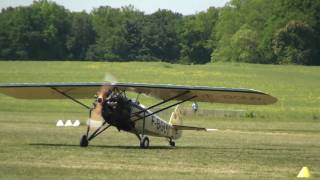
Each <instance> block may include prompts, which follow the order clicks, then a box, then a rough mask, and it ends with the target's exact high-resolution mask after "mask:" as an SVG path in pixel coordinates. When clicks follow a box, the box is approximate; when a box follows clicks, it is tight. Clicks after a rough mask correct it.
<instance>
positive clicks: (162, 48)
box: [0, 0, 320, 65]
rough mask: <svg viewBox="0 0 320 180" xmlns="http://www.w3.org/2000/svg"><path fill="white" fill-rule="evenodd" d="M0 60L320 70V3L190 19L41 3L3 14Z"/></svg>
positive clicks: (259, 0)
mask: <svg viewBox="0 0 320 180" xmlns="http://www.w3.org/2000/svg"><path fill="white" fill-rule="evenodd" d="M0 59H1V60H97V61H132V60H134V61H165V62H170V63H184V64H191V63H195V64H203V63H208V62H218V61H232V62H248V63H265V64H304V65H320V0H303V1H301V0H231V1H230V2H228V3H227V4H226V5H225V6H224V7H222V8H215V7H209V8H208V9H207V10H206V11H204V12H199V13H197V14H194V15H188V16H183V15H182V14H179V13H175V12H172V11H170V10H165V9H163V10H161V9H159V10H158V11H156V12H154V13H153V14H145V13H144V12H142V11H139V10H138V9H136V8H134V7H133V6H131V5H130V6H126V7H122V8H112V7H109V6H101V7H99V8H96V9H94V10H92V11H91V12H90V13H86V12H70V11H69V10H67V9H66V8H64V7H63V6H61V5H59V4H57V3H55V2H52V1H48V0H39V1H34V2H33V4H32V5H30V6H21V7H15V8H12V7H9V8H6V9H2V10H1V13H0Z"/></svg>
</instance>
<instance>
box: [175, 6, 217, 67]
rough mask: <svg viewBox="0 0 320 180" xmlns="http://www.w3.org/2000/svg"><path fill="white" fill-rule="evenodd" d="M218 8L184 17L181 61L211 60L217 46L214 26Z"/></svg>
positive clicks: (204, 61) (197, 61) (203, 61)
mask: <svg viewBox="0 0 320 180" xmlns="http://www.w3.org/2000/svg"><path fill="white" fill-rule="evenodd" d="M218 12H219V11H218V9H216V8H213V7H212V8H209V9H208V10H207V11H206V12H201V13H198V14H196V15H194V16H189V17H185V18H184V26H183V30H182V32H181V33H180V34H181V57H180V58H181V62H184V63H201V64H202V63H207V62H210V55H211V52H212V49H213V48H215V43H216V42H215V40H214V32H213V28H214V26H215V24H216V22H217V21H218Z"/></svg>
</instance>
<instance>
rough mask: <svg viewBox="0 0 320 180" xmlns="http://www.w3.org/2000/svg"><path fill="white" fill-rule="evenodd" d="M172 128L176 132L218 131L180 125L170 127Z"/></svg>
mask: <svg viewBox="0 0 320 180" xmlns="http://www.w3.org/2000/svg"><path fill="white" fill-rule="evenodd" d="M172 126H173V128H175V129H178V130H193V131H207V132H209V131H218V129H207V128H203V127H194V126H181V125H172Z"/></svg>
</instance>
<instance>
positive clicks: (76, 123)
mask: <svg viewBox="0 0 320 180" xmlns="http://www.w3.org/2000/svg"><path fill="white" fill-rule="evenodd" d="M72 126H73V127H78V126H80V121H79V120H75V121H74V123H73V125H72Z"/></svg>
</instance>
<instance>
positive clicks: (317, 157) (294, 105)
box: [0, 61, 320, 179]
mask: <svg viewBox="0 0 320 180" xmlns="http://www.w3.org/2000/svg"><path fill="white" fill-rule="evenodd" d="M319 72H320V68H319V67H306V66H274V65H252V64H238V63H216V64H209V65H191V66H185V65H172V64H166V63H140V62H130V63H103V62H18V61H11V62H0V83H10V82H88V81H103V79H104V77H105V75H106V73H110V74H112V75H114V76H115V77H116V78H117V80H118V81H120V82H141V83H165V84H180V85H205V86H224V87H244V88H253V89H258V90H261V91H264V92H268V93H270V94H272V95H273V96H275V97H277V98H278V100H279V101H278V102H277V103H276V104H274V105H269V106H243V105H225V104H207V103H200V108H203V109H230V110H245V111H246V112H247V114H254V117H243V118H213V117H210V116H203V117H201V116H196V115H195V116H191V117H185V124H191V125H199V126H205V127H210V128H218V129H220V131H218V132H214V133H205V132H190V131H189V132H184V135H183V137H182V139H180V140H178V141H177V143H176V144H177V147H176V148H174V149H173V148H169V147H168V146H167V142H166V141H165V140H164V139H162V138H153V137H151V145H152V148H150V149H147V150H142V149H140V148H138V141H137V139H136V137H135V136H133V135H131V134H128V133H125V132H121V133H119V132H117V130H116V129H114V128H112V129H111V130H110V131H106V133H104V134H102V135H101V136H99V137H98V138H97V139H95V140H94V141H92V143H91V144H90V146H89V147H88V148H79V147H78V143H79V139H80V136H81V135H82V134H83V133H84V132H85V126H81V127H80V128H56V127H55V123H56V121H57V120H58V119H80V120H81V121H82V123H83V124H84V123H85V121H86V119H87V115H88V112H87V111H86V110H85V109H83V108H82V107H81V106H78V105H76V104H74V103H73V102H70V101H68V100H62V101H57V100H51V101H49V100H42V101H27V100H18V99H13V98H11V97H7V96H4V95H1V94H0V103H1V105H0V137H1V138H0V146H1V148H0V179H58V178H59V179H110V178H113V179H118V178H121V179H182V178H183V179H294V178H295V177H296V175H297V174H298V172H299V170H300V169H301V168H302V167H303V166H308V167H309V168H310V170H311V173H312V175H313V177H314V179H317V178H320V153H319V152H320V141H319V139H320V109H319V107H320V74H319ZM141 98H142V99H141V100H140V101H141V102H143V103H145V104H147V105H150V104H152V103H154V102H156V100H155V99H150V98H146V97H143V96H142V97H141ZM92 101H93V100H84V102H85V103H87V104H90V103H91V102H92ZM189 105H190V104H187V105H185V108H190V106H189Z"/></svg>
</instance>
